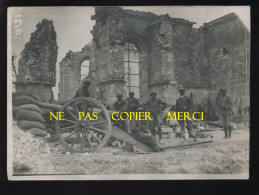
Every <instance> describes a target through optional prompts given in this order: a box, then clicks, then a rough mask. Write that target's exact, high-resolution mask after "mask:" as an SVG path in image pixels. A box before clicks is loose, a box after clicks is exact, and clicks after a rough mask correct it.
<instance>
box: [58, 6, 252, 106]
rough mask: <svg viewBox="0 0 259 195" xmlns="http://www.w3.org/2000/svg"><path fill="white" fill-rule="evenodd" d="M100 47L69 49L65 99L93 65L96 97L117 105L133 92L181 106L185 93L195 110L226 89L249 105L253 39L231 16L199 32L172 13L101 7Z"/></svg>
mask: <svg viewBox="0 0 259 195" xmlns="http://www.w3.org/2000/svg"><path fill="white" fill-rule="evenodd" d="M91 19H92V20H95V25H94V27H93V30H92V31H91V33H92V36H93V39H92V42H91V43H90V44H88V45H86V46H85V47H84V48H83V49H82V51H81V52H72V51H69V52H68V53H67V55H66V56H65V58H64V59H63V60H62V61H61V62H60V82H59V101H64V100H66V99H70V98H72V97H73V96H74V94H75V92H76V90H77V88H78V87H79V86H80V83H81V73H80V66H81V64H82V62H83V61H85V60H88V61H89V75H88V76H89V77H91V80H92V83H93V85H92V90H93V91H92V94H93V96H94V98H96V99H98V100H100V101H102V102H105V103H106V104H111V103H112V102H114V101H115V99H116V93H118V92H122V93H123V94H124V97H125V96H127V94H128V92H129V91H134V92H135V96H136V97H137V98H140V100H141V101H142V102H143V101H145V100H147V99H148V98H149V93H150V92H151V91H155V92H156V93H157V94H158V98H160V99H162V100H164V101H165V102H167V103H168V104H169V105H172V104H175V101H176V98H177V96H178V90H177V89H178V87H179V86H183V87H184V88H185V89H186V94H187V95H189V94H191V96H192V98H193V101H194V103H195V104H200V103H202V104H206V103H207V97H208V95H209V96H211V97H212V98H213V99H214V100H215V98H216V95H217V93H218V90H219V89H220V88H222V87H225V88H226V89H227V91H228V94H229V95H230V96H231V97H232V98H233V100H234V104H236V105H238V104H239V102H240V101H242V102H243V106H244V105H249V102H248V101H249V100H248V99H249V98H248V97H249V91H248V90H249V85H250V83H249V79H250V78H249V76H250V72H249V71H250V70H249V67H250V65H249V64H250V34H249V32H248V30H247V29H246V28H245V26H244V25H243V23H242V22H241V21H240V19H239V18H238V17H237V15H236V14H234V13H231V14H228V15H225V16H223V17H221V18H218V19H216V20H213V21H211V22H209V23H205V24H204V25H203V26H201V27H200V28H198V29H197V28H194V27H193V24H194V22H190V21H187V20H184V19H179V18H172V17H170V16H169V15H168V14H166V15H161V16H158V15H155V14H153V13H150V12H139V11H132V10H126V9H122V8H119V7H108V8H103V7H98V8H96V9H95V15H93V16H92V18H91Z"/></svg>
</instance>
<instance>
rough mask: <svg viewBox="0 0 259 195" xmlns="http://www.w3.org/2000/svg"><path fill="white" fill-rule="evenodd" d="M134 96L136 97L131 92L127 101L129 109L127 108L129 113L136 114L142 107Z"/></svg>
mask: <svg viewBox="0 0 259 195" xmlns="http://www.w3.org/2000/svg"><path fill="white" fill-rule="evenodd" d="M134 95H135V94H134V92H133V91H130V92H129V97H128V98H127V99H126V101H127V103H128V108H127V111H128V112H136V111H137V109H138V108H139V107H140V103H139V101H138V99H137V98H135V97H134Z"/></svg>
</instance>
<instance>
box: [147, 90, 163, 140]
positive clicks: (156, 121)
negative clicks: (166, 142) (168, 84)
mask: <svg viewBox="0 0 259 195" xmlns="http://www.w3.org/2000/svg"><path fill="white" fill-rule="evenodd" d="M150 96H151V99H150V100H149V101H147V102H146V103H145V104H144V107H145V108H146V109H147V110H148V111H149V112H150V117H151V119H152V120H151V121H150V131H151V134H152V135H153V136H154V137H156V127H157V130H158V136H159V143H161V144H163V140H162V121H161V120H160V117H159V114H160V112H161V111H163V110H164V109H165V108H166V106H167V103H165V102H163V101H162V100H160V99H157V98H156V92H151V93H150Z"/></svg>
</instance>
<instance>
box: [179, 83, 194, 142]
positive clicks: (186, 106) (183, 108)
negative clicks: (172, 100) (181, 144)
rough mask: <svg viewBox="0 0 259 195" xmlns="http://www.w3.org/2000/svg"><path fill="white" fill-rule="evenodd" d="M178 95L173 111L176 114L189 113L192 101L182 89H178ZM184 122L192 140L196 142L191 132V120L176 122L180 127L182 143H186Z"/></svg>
mask: <svg viewBox="0 0 259 195" xmlns="http://www.w3.org/2000/svg"><path fill="white" fill-rule="evenodd" d="M178 91H179V93H180V97H179V98H178V99H177V100H176V105H175V109H176V112H189V111H190V109H191V107H192V100H191V99H190V98H189V97H187V96H185V95H184V93H185V89H184V88H183V87H180V88H179V90H178ZM185 122H186V124H187V126H188V129H189V132H190V134H191V135H192V137H193V140H194V141H195V142H196V141H197V140H196V136H195V133H194V131H193V126H192V120H188V119H187V120H178V123H179V125H180V126H181V134H182V138H183V141H186V138H185Z"/></svg>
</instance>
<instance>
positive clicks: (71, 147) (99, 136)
mask: <svg viewBox="0 0 259 195" xmlns="http://www.w3.org/2000/svg"><path fill="white" fill-rule="evenodd" d="M59 112H64V120H57V121H56V124H55V128H56V134H57V137H58V139H59V141H60V143H61V144H62V145H63V146H64V147H65V148H66V149H67V150H68V151H70V152H72V153H74V152H80V153H83V152H97V151H99V150H100V149H101V148H102V147H103V146H104V145H105V144H106V142H107V141H108V139H109V137H110V134H111V120H110V115H109V113H108V111H107V110H106V108H105V107H104V106H103V104H101V103H100V102H98V101H97V100H94V99H92V98H88V97H79V98H74V99H72V100H69V101H68V102H67V103H65V104H64V105H63V106H62V107H61V108H60V110H59ZM79 113H80V116H81V119H80V118H79ZM82 113H84V114H82ZM79 119H80V120H79Z"/></svg>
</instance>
